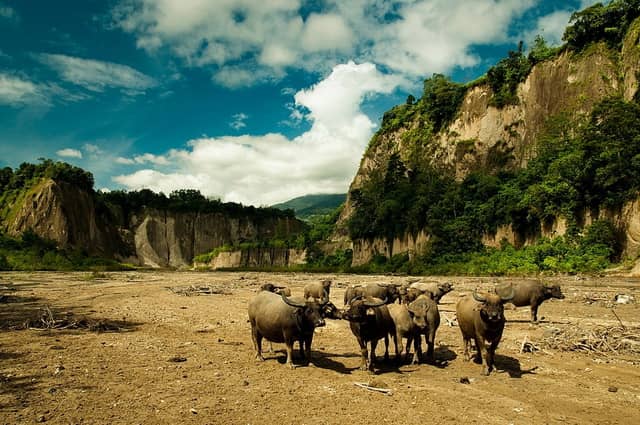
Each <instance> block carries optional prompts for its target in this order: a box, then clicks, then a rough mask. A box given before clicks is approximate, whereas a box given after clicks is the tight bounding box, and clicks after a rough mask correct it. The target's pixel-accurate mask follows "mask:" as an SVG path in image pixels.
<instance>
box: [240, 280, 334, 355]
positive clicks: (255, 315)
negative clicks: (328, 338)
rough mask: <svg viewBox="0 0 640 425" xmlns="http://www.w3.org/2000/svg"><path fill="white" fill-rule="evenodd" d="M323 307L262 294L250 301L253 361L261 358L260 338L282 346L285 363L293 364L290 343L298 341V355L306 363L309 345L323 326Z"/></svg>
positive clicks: (275, 295)
mask: <svg viewBox="0 0 640 425" xmlns="http://www.w3.org/2000/svg"><path fill="white" fill-rule="evenodd" d="M323 307H324V305H323V304H320V303H318V302H316V301H314V300H308V301H304V302H303V301H297V300H292V299H290V298H288V297H287V296H286V295H277V294H274V293H272V292H268V291H261V292H258V294H257V295H256V296H255V297H253V299H252V300H251V301H249V322H250V323H251V337H252V339H253V344H254V347H255V349H256V358H257V359H258V360H261V361H264V357H262V339H263V338H265V339H267V340H268V341H272V342H280V343H282V342H283V343H284V344H285V345H286V348H287V364H288V365H289V367H291V368H294V365H293V343H294V342H295V341H299V343H300V354H301V355H302V356H303V359H304V361H305V363H308V362H309V361H310V360H311V342H312V341H313V331H314V330H315V328H316V327H320V326H324V325H325V323H324V319H323V315H322V309H323Z"/></svg>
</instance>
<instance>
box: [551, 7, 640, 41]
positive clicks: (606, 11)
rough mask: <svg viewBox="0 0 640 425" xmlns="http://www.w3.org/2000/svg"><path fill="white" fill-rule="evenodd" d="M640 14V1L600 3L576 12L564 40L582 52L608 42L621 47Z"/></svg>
mask: <svg viewBox="0 0 640 425" xmlns="http://www.w3.org/2000/svg"><path fill="white" fill-rule="evenodd" d="M639 16H640V0H613V1H611V2H609V3H608V4H607V5H604V4H602V3H596V4H594V5H593V6H591V7H588V8H586V9H584V10H581V11H579V12H576V13H574V14H573V15H572V16H571V20H570V23H571V24H572V25H570V26H568V27H567V29H566V30H565V32H564V35H563V37H562V39H563V40H564V41H565V42H566V43H567V47H569V48H570V49H572V50H575V51H578V52H579V51H582V50H583V49H584V48H585V47H587V46H588V45H590V44H592V43H596V42H599V41H604V42H606V43H607V45H608V46H609V47H611V48H615V49H618V48H619V47H620V45H621V43H622V41H623V40H624V37H625V35H626V34H627V30H628V29H629V26H630V25H631V23H632V22H633V21H634V20H635V19H636V18H637V17H639Z"/></svg>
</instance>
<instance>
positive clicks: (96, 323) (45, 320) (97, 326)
mask: <svg viewBox="0 0 640 425" xmlns="http://www.w3.org/2000/svg"><path fill="white" fill-rule="evenodd" d="M23 329H30V330H36V331H45V330H52V329H55V330H64V329H87V330H89V331H93V332H106V331H120V330H122V328H121V327H120V326H118V325H116V324H114V323H111V322H107V321H104V320H93V319H88V318H86V317H83V318H80V319H76V318H74V317H72V316H71V315H69V314H67V317H65V318H62V319H56V318H55V317H54V315H53V312H52V311H51V309H50V308H49V307H48V306H46V307H44V308H43V309H42V311H41V313H40V317H38V318H37V319H29V320H27V321H25V322H24V325H23Z"/></svg>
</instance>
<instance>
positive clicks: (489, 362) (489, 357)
mask: <svg viewBox="0 0 640 425" xmlns="http://www.w3.org/2000/svg"><path fill="white" fill-rule="evenodd" d="M499 343H500V340H497V341H491V344H490V345H489V348H487V349H486V354H485V355H486V366H485V367H484V368H483V369H482V372H483V374H485V375H487V376H488V375H489V374H490V373H491V371H492V370H493V364H494V361H495V355H496V348H498V344H499Z"/></svg>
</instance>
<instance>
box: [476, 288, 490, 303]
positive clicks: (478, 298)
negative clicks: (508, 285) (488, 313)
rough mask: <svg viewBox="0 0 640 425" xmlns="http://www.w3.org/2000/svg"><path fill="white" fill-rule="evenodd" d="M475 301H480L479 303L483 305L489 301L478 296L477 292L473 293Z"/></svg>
mask: <svg viewBox="0 0 640 425" xmlns="http://www.w3.org/2000/svg"><path fill="white" fill-rule="evenodd" d="M473 299H474V300H476V301H478V302H481V303H483V302H485V301H487V299H486V298H485V297H483V296H482V295H480V294H478V291H477V290H474V291H473Z"/></svg>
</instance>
